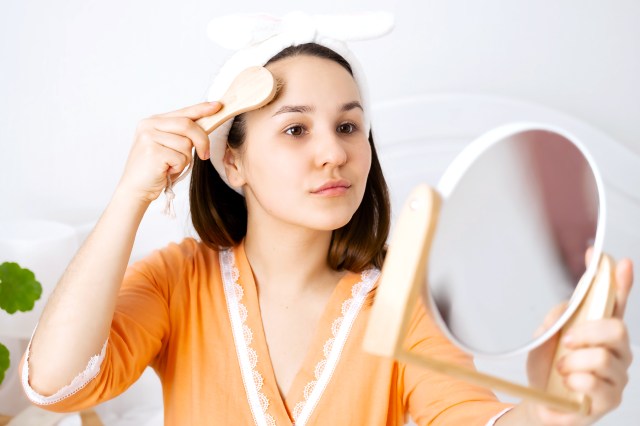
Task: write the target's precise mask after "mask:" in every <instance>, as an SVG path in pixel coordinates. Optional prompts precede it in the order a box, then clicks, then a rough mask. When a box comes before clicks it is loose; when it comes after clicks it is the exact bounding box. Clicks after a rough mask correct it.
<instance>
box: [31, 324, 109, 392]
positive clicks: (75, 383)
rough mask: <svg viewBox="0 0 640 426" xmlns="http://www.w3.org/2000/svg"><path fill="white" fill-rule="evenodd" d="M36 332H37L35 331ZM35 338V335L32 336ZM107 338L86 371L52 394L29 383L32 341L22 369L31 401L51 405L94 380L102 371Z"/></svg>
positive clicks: (90, 360) (90, 359)
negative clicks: (101, 366)
mask: <svg viewBox="0 0 640 426" xmlns="http://www.w3.org/2000/svg"><path fill="white" fill-rule="evenodd" d="M34 333H35V332H34ZM32 339H33V336H32ZM108 341H109V340H108V339H107V341H106V342H104V345H102V350H101V351H100V353H99V354H98V355H94V356H92V357H91V358H89V362H88V363H87V367H86V368H85V369H84V371H83V372H82V373H80V374H78V375H77V376H76V377H74V378H73V380H72V381H71V383H69V384H68V385H66V386H63V387H62V388H61V389H60V390H58V391H57V392H56V393H54V394H53V395H51V396H44V395H41V394H39V393H38V392H36V391H35V390H34V389H33V388H32V387H31V385H30V384H29V351H30V350H31V342H29V345H28V346H27V353H26V355H25V360H24V368H23V369H22V387H23V388H24V391H25V393H26V394H27V397H28V398H29V400H31V402H33V403H34V404H38V405H51V404H55V403H57V402H60V401H62V400H63V399H65V398H68V397H70V396H71V395H73V394H75V393H76V392H78V391H80V390H81V389H82V388H84V387H85V386H87V384H88V383H89V382H90V381H91V380H93V379H94V378H95V377H96V376H97V375H98V373H99V372H100V365H102V361H103V360H104V354H105V352H106V350H107V342H108Z"/></svg>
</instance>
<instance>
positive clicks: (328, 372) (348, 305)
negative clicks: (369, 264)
mask: <svg viewBox="0 0 640 426" xmlns="http://www.w3.org/2000/svg"><path fill="white" fill-rule="evenodd" d="M379 275H380V271H379V270H377V269H368V270H366V271H364V272H362V274H361V279H360V282H358V283H357V284H354V285H353V287H351V298H349V299H347V300H345V301H344V302H343V303H342V311H341V313H342V315H341V316H340V317H339V318H336V319H335V320H334V321H333V324H332V325H331V334H332V337H330V338H329V339H328V340H327V341H326V342H325V344H324V347H323V355H324V357H323V359H322V360H320V361H319V362H318V363H317V364H316V367H315V369H314V376H315V380H311V381H310V382H309V383H307V385H306V386H305V387H304V401H300V402H298V403H297V404H296V406H295V408H294V409H293V418H294V420H295V425H296V426H302V425H305V424H306V423H307V421H308V420H309V418H310V417H311V413H313V410H314V408H315V407H316V405H318V402H319V401H320V397H321V396H322V394H323V392H324V390H325V388H326V387H327V385H328V384H329V381H330V380H331V377H332V376H333V372H334V370H335V368H336V366H337V364H338V361H339V360H340V355H341V354H342V349H343V348H344V345H345V343H346V341H347V337H348V336H349V332H350V331H351V326H352V325H353V322H354V321H355V319H356V317H357V316H358V313H359V312H360V308H362V305H363V304H364V301H365V299H366V297H367V294H369V292H370V291H371V289H372V288H373V285H374V283H375V282H376V280H377V279H378V276H379Z"/></svg>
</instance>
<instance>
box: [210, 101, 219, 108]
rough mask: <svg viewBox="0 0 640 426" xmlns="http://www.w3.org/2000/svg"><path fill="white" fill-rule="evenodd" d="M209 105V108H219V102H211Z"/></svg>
mask: <svg viewBox="0 0 640 426" xmlns="http://www.w3.org/2000/svg"><path fill="white" fill-rule="evenodd" d="M209 104H210V105H211V106H215V107H217V106H220V102H218V101H211V102H209Z"/></svg>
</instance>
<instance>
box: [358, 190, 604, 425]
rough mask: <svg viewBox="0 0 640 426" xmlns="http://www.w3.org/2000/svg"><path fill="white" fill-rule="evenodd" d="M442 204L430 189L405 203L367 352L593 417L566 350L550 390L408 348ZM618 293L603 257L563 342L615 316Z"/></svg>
mask: <svg viewBox="0 0 640 426" xmlns="http://www.w3.org/2000/svg"><path fill="white" fill-rule="evenodd" d="M440 205H441V199H440V196H439V195H438V194H437V192H436V191H435V190H434V189H432V188H431V187H429V186H428V185H426V184H422V185H419V186H418V187H416V188H415V189H414V190H413V191H412V193H411V195H410V196H409V198H408V199H407V201H406V202H405V205H404V207H403V209H402V211H401V213H400V216H399V218H398V221H397V223H396V229H395V231H394V235H393V238H392V239H391V243H390V246H389V250H388V252H387V257H386V259H385V263H384V265H383V267H382V274H381V276H380V278H379V284H378V290H377V294H376V298H375V301H374V304H373V307H372V311H371V316H370V318H369V323H368V325H367V331H366V334H365V339H364V349H365V351H367V352H369V353H372V354H375V355H380V356H384V357H390V358H395V359H397V360H398V361H401V362H406V363H411V364H415V365H418V366H422V367H425V368H428V369H431V370H433V371H437V372H439V373H444V374H448V375H450V376H453V377H456V378H459V379H462V380H465V381H467V382H470V383H473V384H476V385H480V386H483V387H488V388H491V389H494V390H496V391H500V392H505V393H507V394H510V395H513V396H516V397H519V398H524V399H528V400H532V401H536V402H540V403H542V404H545V405H548V406H550V407H552V408H556V409H560V410H565V411H573V412H580V413H584V414H586V413H588V412H589V411H590V401H589V398H587V397H585V396H584V395H578V394H575V393H573V392H571V391H569V390H568V389H567V388H566V387H565V386H564V384H563V382H562V378H561V377H560V375H559V374H557V369H556V368H555V365H556V363H557V361H558V360H559V359H560V358H561V357H562V356H563V355H564V353H565V352H564V350H563V348H562V347H560V346H559V350H558V351H557V352H556V354H555V356H554V361H553V368H552V369H551V371H552V374H551V375H550V376H549V380H548V385H547V388H546V389H538V388H534V387H530V386H526V385H522V384H518V383H514V382H511V381H509V380H505V379H502V378H499V377H496V376H492V375H489V374H485V373H482V372H479V371H477V370H474V369H469V368H466V367H462V366H460V365H458V364H455V363H451V362H448V361H446V360H441V359H434V358H429V357H425V356H422V355H418V354H416V353H412V352H411V351H407V350H405V349H404V348H403V341H404V336H405V335H406V327H407V323H408V321H409V317H410V315H411V312H412V310H413V307H414V304H415V302H416V301H417V300H418V297H419V295H420V293H421V291H422V286H423V285H424V277H425V276H426V268H427V260H428V258H429V250H430V248H431V243H432V241H433V235H434V231H435V228H436V224H437V219H438V214H439V212H440ZM614 290H615V278H614V262H613V261H612V259H611V258H610V257H609V256H607V255H603V256H602V257H601V258H600V259H599V266H598V270H597V272H596V274H595V277H594V279H593V281H592V283H591V285H590V287H589V290H588V292H587V294H586V296H585V298H584V299H583V301H582V303H581V304H580V306H579V307H578V309H577V310H576V312H575V313H574V314H573V315H572V317H571V318H570V320H569V321H568V322H567V324H566V325H565V326H564V327H563V328H562V330H561V331H560V333H561V335H560V337H561V336H562V335H563V334H564V332H565V331H566V330H568V329H569V328H571V327H572V326H573V325H575V324H577V323H579V322H583V321H587V320H593V319H600V318H604V317H609V316H611V315H612V313H613V305H614V302H615V291H614Z"/></svg>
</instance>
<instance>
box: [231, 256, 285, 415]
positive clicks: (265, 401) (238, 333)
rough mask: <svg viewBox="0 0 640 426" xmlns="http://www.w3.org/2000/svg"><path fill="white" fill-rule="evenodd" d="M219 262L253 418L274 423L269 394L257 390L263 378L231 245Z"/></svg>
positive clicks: (260, 387) (262, 382) (260, 386)
mask: <svg viewBox="0 0 640 426" xmlns="http://www.w3.org/2000/svg"><path fill="white" fill-rule="evenodd" d="M220 266H221V269H222V282H223V286H224V295H225V299H226V301H227V310H228V311H229V318H230V319H231V330H232V332H233V340H234V342H235V346H236V354H237V355H238V361H239V362H240V370H241V372H242V382H243V383H244V389H245V391H246V393H247V398H248V399H249V406H250V408H251V414H252V415H253V420H254V421H255V423H256V424H257V425H259V426H276V421H275V419H274V418H273V416H272V415H271V414H269V413H268V412H267V411H268V409H269V398H267V396H266V395H265V394H264V393H262V391H261V390H262V385H263V384H264V379H263V377H262V375H261V374H260V373H259V372H258V370H257V369H256V367H257V365H258V354H257V352H256V351H255V349H253V348H252V347H251V343H252V341H253V332H252V331H251V329H250V328H249V326H248V325H247V324H246V321H247V308H246V306H244V304H242V302H241V300H242V297H243V296H244V290H243V289H242V287H241V286H240V284H238V278H239V277H240V272H239V271H238V268H237V267H236V265H235V258H234V255H233V251H232V250H231V249H229V250H225V251H221V252H220Z"/></svg>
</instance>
